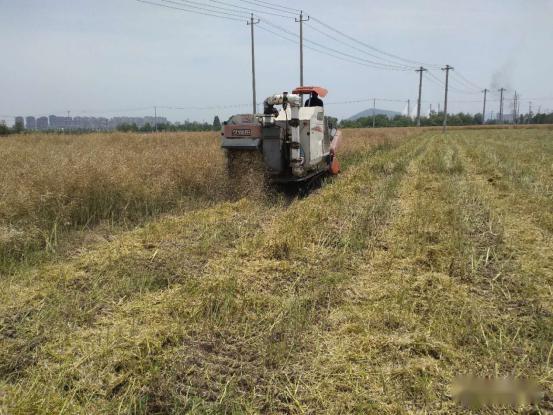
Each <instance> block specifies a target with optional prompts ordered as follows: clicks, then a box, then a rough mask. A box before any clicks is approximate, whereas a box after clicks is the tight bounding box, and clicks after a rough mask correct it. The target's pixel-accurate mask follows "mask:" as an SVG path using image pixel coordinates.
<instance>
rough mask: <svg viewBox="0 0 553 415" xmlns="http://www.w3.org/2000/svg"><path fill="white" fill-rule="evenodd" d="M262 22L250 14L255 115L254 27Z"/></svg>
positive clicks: (254, 111) (254, 106)
mask: <svg viewBox="0 0 553 415" xmlns="http://www.w3.org/2000/svg"><path fill="white" fill-rule="evenodd" d="M259 22H260V20H259V19H257V20H255V19H254V17H253V13H252V14H251V16H250V21H249V22H248V23H247V24H248V26H250V29H251V36H252V92H253V105H252V108H253V110H252V111H253V114H254V115H255V114H256V113H257V96H256V91H255V35H254V30H253V27H254V26H255V25H256V24H258V23H259Z"/></svg>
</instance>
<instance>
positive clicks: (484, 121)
mask: <svg viewBox="0 0 553 415" xmlns="http://www.w3.org/2000/svg"><path fill="white" fill-rule="evenodd" d="M489 91H490V90H489V89H484V91H482V92H484V108H483V109H482V125H484V124H486V98H487V96H488V92H489Z"/></svg>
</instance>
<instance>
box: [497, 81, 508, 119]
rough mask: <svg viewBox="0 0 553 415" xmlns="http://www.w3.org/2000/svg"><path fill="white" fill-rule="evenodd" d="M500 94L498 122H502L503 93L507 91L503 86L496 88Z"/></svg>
mask: <svg viewBox="0 0 553 415" xmlns="http://www.w3.org/2000/svg"><path fill="white" fill-rule="evenodd" d="M498 91H499V93H500V94H501V95H500V98H499V122H500V123H503V93H504V92H505V91H507V90H506V89H505V88H501V89H498Z"/></svg>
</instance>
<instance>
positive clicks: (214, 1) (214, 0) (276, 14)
mask: <svg viewBox="0 0 553 415" xmlns="http://www.w3.org/2000/svg"><path fill="white" fill-rule="evenodd" d="M209 1H211V2H212V3H217V4H222V5H223V6H230V7H233V8H235V9H240V10H246V11H247V12H248V13H251V12H255V13H259V14H267V15H270V16H277V17H282V18H284V19H292V17H291V16H285V15H283V14H278V13H273V12H268V11H260V10H256V9H252V8H251V7H242V6H238V5H236V4H233V3H228V2H226V1H221V0H209Z"/></svg>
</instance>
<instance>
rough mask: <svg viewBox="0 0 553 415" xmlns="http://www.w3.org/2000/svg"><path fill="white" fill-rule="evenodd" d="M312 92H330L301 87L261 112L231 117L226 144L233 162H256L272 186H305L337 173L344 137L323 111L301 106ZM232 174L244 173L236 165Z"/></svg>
mask: <svg viewBox="0 0 553 415" xmlns="http://www.w3.org/2000/svg"><path fill="white" fill-rule="evenodd" d="M312 92H316V93H317V94H318V95H319V96H320V97H321V98H324V97H325V96H326V94H327V91H326V89H324V88H320V87H300V88H296V89H295V90H294V91H293V93H292V94H289V93H287V92H284V93H282V94H277V95H273V96H271V97H269V98H267V99H266V100H265V102H264V108H263V113H262V114H255V115H252V114H248V115H234V116H232V117H231V118H230V119H229V120H228V121H227V122H225V123H224V126H223V132H222V143H221V146H222V148H223V149H225V150H226V154H227V160H228V161H229V163H232V161H233V160H241V161H242V162H244V160H245V161H246V163H247V162H248V161H249V160H254V159H256V158H257V159H258V160H261V164H262V166H263V169H264V171H265V177H267V178H268V179H269V181H270V182H271V183H284V184H285V183H303V182H309V181H311V180H314V179H316V178H319V177H321V176H324V175H327V174H338V173H339V171H340V167H339V164H338V160H337V159H336V154H335V153H336V152H335V149H336V147H337V145H338V142H339V140H340V134H339V133H337V131H336V129H335V128H334V126H333V125H331V123H330V122H329V119H328V118H327V117H325V112H324V108H323V107H304V106H303V105H302V95H303V94H310V93H312ZM276 107H280V109H277V108H276ZM252 162H253V161H252ZM231 174H233V175H237V174H241V173H240V171H237V169H236V166H234V169H233V171H232V173H231Z"/></svg>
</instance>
